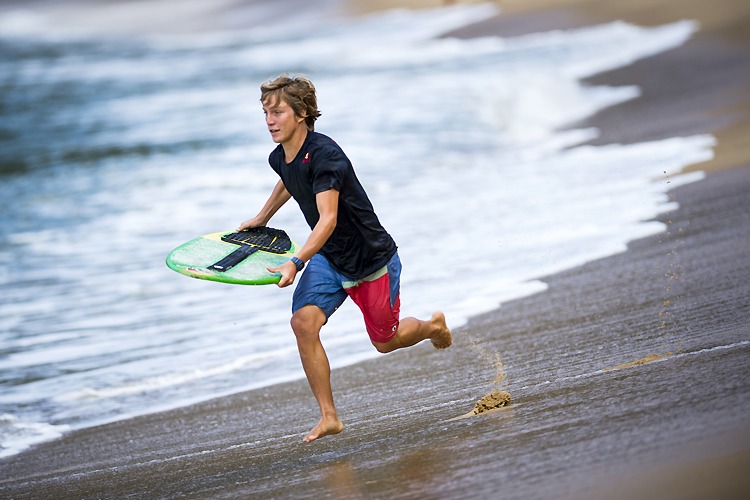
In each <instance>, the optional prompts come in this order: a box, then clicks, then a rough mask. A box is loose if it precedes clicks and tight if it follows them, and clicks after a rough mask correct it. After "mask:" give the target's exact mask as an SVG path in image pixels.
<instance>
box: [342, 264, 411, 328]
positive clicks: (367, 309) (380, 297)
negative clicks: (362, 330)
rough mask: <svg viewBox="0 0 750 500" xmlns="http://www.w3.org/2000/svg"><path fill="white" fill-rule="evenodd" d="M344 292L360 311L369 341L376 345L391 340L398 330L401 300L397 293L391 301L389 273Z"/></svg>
mask: <svg viewBox="0 0 750 500" xmlns="http://www.w3.org/2000/svg"><path fill="white" fill-rule="evenodd" d="M345 290H346V293H347V294H348V295H349V297H351V298H352V300H353V301H354V303H355V304H357V306H359V309H360V310H361V311H362V315H363V316H364V317H365V327H366V328H367V334H368V335H369V336H370V340H372V341H373V342H378V343H385V342H388V341H389V340H391V339H392V338H393V336H394V335H395V334H396V330H397V329H398V318H399V312H400V309H401V299H400V296H399V295H398V292H396V296H395V297H394V298H393V299H391V280H390V273H388V272H386V273H385V274H383V275H382V276H380V277H379V278H376V279H375V280H373V281H362V282H361V283H359V284H357V285H355V286H353V287H351V288H345Z"/></svg>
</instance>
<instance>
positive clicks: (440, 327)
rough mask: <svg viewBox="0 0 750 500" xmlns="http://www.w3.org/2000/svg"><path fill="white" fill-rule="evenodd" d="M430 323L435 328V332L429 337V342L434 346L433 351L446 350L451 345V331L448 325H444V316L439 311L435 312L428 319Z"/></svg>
mask: <svg viewBox="0 0 750 500" xmlns="http://www.w3.org/2000/svg"><path fill="white" fill-rule="evenodd" d="M430 323H431V324H432V326H434V327H435V329H436V332H435V333H434V334H432V335H430V342H432V345H434V346H435V349H447V348H449V347H450V346H451V344H452V343H453V336H452V335H451V331H450V330H449V329H448V325H446V324H445V315H444V314H443V313H441V312H440V311H436V312H435V313H434V314H433V315H432V319H430Z"/></svg>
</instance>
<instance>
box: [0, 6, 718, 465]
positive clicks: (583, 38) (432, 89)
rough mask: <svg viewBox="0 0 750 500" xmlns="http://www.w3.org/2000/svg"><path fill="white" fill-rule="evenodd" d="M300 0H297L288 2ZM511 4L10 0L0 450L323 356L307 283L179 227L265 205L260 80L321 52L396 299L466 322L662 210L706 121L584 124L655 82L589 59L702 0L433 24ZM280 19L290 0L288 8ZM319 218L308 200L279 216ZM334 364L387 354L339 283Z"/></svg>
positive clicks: (336, 116)
mask: <svg viewBox="0 0 750 500" xmlns="http://www.w3.org/2000/svg"><path fill="white" fill-rule="evenodd" d="M279 5H280V7H278V8H279V9H280V8H281V5H282V4H279ZM495 14H496V10H495V8H494V7H492V6H491V5H481V4H480V5H472V6H460V5H459V6H454V7H451V8H445V9H436V10H422V11H392V12H386V13H383V14H378V15H372V16H368V17H363V18H358V19H355V20H349V21H348V22H334V21H333V20H332V21H331V22H328V23H325V22H320V23H319V24H318V27H317V29H316V30H315V32H312V33H311V32H310V30H297V29H288V27H280V26H278V25H274V24H273V23H272V22H271V23H270V24H269V23H266V24H265V25H264V26H262V27H259V28H257V29H249V30H233V31H225V32H218V31H213V32H207V33H203V34H200V35H192V36H184V35H170V36H167V35H160V36H140V37H130V38H123V37H119V38H118V37H107V36H100V35H96V36H95V35H84V34H80V33H70V32H65V31H62V30H59V31H55V30H50V29H49V26H47V25H42V24H40V23H38V22H36V20H35V18H34V16H33V15H30V13H28V12H17V13H12V15H8V14H6V15H4V17H2V18H0V443H2V450H0V456H7V455H10V454H13V453H17V452H18V451H19V450H22V449H24V448H25V447H26V446H28V445H29V444H32V443H35V442H39V441H43V440H47V439H52V438H54V437H56V436H59V435H60V434H61V433H62V432H65V431H66V430H69V429H76V428H82V427H88V426H92V425H96V424H100V423H105V422H111V421H114V420H118V419H123V418H127V417H130V416H133V415H138V414H143V413H148V412H153V411H158V410H163V409H168V408H174V407H177V406H181V405H186V404H189V403H192V402H196V401H201V400H206V399H209V398H213V397H216V396H220V395H226V394H230V393H235V392H239V391H243V390H246V389H251V388H256V387H262V386H268V385H272V384H275V383H278V382H281V381H286V380H291V379H297V378H301V377H303V373H302V370H301V365H300V363H299V360H298V355H297V351H296V345H295V341H294V336H293V334H292V332H291V330H290V328H289V323H288V322H289V317H290V304H291V293H292V288H291V287H290V288H289V289H284V290H280V289H277V288H276V287H242V286H232V285H223V284H217V283H212V282H203V281H200V280H191V279H189V278H186V277H184V276H181V275H178V274H176V273H174V272H172V271H170V270H169V269H168V268H167V267H166V266H165V264H164V259H165V257H166V255H167V254H168V253H169V251H170V250H171V249H172V248H174V247H176V246H177V245H179V244H181V243H183V242H184V241H187V240H189V239H192V238H194V237H197V236H199V235H202V234H206V233H210V232H215V231H219V230H226V229H232V228H234V227H236V226H237V224H238V223H239V222H241V221H242V220H244V219H247V218H249V217H252V216H254V215H255V214H256V213H257V211H258V209H259V208H260V207H261V206H262V204H263V203H264V202H265V200H266V198H267V197H268V195H269V194H270V192H271V189H272V188H273V186H274V184H275V183H276V181H277V178H276V177H275V174H274V173H273V171H272V170H271V169H270V167H269V166H268V163H267V157H268V154H269V153H270V151H271V150H272V149H273V147H274V146H275V145H274V144H273V143H272V141H271V140H270V137H269V134H268V132H267V130H266V127H265V123H264V120H263V115H262V112H261V108H260V105H259V103H258V97H259V90H258V87H259V85H260V83H261V82H263V81H265V80H267V79H269V78H271V77H275V76H277V75H278V74H280V73H282V72H290V73H303V74H306V75H307V76H309V77H310V78H311V79H312V80H313V82H314V83H315V85H316V87H317V88H318V98H319V106H320V109H321V111H322V113H323V115H322V117H321V118H320V119H319V121H318V123H317V125H316V130H318V131H320V132H322V133H324V134H327V135H329V136H331V137H333V138H334V139H335V140H336V141H337V142H338V143H339V144H340V145H341V146H342V147H343V149H344V150H345V151H346V152H347V154H348V155H349V157H350V158H351V160H352V161H353V163H354V165H355V169H356V171H357V173H358V176H359V177H360V180H361V181H362V183H363V184H364V186H365V188H366V189H367V191H368V193H369V195H370V197H371V200H372V201H373V204H374V206H375V209H376V212H377V213H378V215H379V217H380V219H381V221H382V222H383V223H384V225H385V226H386V228H387V229H388V230H389V231H390V232H391V234H392V235H393V236H394V238H395V239H396V241H397V243H398V244H399V247H400V250H399V251H400V255H401V259H402V262H403V264H404V272H403V278H402V313H403V314H404V315H415V316H420V317H427V316H429V315H430V314H431V312H432V311H433V310H434V309H442V310H444V311H445V313H446V316H447V317H448V321H449V324H450V326H451V327H453V328H455V327H458V326H460V325H461V324H463V323H464V322H465V321H466V319H467V318H468V317H470V316H471V315H474V314H477V313H480V312H484V311H488V310H492V309H494V308H497V307H498V306H499V305H500V304H501V303H502V302H503V301H507V300H510V299H513V298H518V297H521V296H524V295H528V294H531V293H534V292H537V291H540V290H543V289H544V287H545V285H544V284H543V283H542V282H540V281H538V280H537V278H539V277H541V276H544V275H546V274H549V273H553V272H556V271H560V270H563V269H568V268H571V267H574V266H577V265H580V264H582V263H584V262H587V261H590V260H593V259H597V258H600V257H604V256H607V255H611V254H614V253H617V252H620V251H623V250H625V246H626V243H627V242H628V241H630V240H633V239H635V238H639V237H642V236H646V235H649V234H655V233H658V232H659V231H663V230H664V226H663V225H662V224H661V223H658V222H653V221H652V222H649V220H650V219H652V218H653V217H654V216H655V215H656V214H658V213H662V212H665V211H668V210H671V209H674V208H675V203H674V201H673V200H670V198H669V196H668V195H667V194H666V191H667V189H668V188H671V187H674V186H675V185H677V184H679V183H684V182H691V181H695V180H698V179H700V178H701V177H702V174H701V173H693V174H686V175H677V174H678V173H679V172H680V171H681V170H682V168H683V167H685V166H686V165H688V164H691V163H695V162H698V161H701V160H705V159H708V158H710V157H711V154H712V152H711V147H712V145H713V138H712V137H710V136H693V137H679V138H672V139H668V140H661V141H657V142H649V143H641V144H630V145H609V146H604V147H593V146H576V144H580V143H582V142H585V141H586V140H587V139H589V138H592V137H595V136H596V134H597V131H596V130H590V129H587V130H563V129H561V127H562V126H563V125H565V124H567V123H571V122H574V121H576V120H579V119H581V118H584V117H586V116H589V115H591V114H592V113H594V112H595V111H597V110H599V109H601V108H603V107H606V106H609V105H613V104H615V103H618V102H622V101H625V100H628V99H632V98H635V97H636V96H638V93H639V90H638V88H637V87H619V88H609V87H588V86H584V85H582V84H581V83H580V80H581V79H582V78H584V77H586V76H589V75H592V74H595V73H597V72H601V71H603V70H607V69H611V68H615V67H619V66H622V65H626V64H628V63H630V62H632V61H634V60H637V59H639V58H642V57H646V56H648V55H651V54H655V53H658V52H660V51H664V50H667V49H669V48H672V47H675V46H677V45H680V44H682V43H683V42H684V41H685V40H686V39H688V38H689V37H690V36H691V34H692V33H693V32H694V30H695V29H696V26H695V25H694V24H693V23H691V22H688V21H684V22H679V23H675V24H671V25H666V26H661V27H656V28H649V29H643V28H638V27H635V26H632V25H628V24H624V23H612V24H607V25H602V26H595V27H591V28H587V29H579V30H573V31H565V32H552V33H539V34H534V35H528V36H524V37H518V38H508V39H503V38H498V37H487V38H477V39H471V40H459V39H453V38H439V35H440V34H441V33H445V32H447V31H449V30H451V29H454V28H457V27H460V26H463V25H467V24H469V23H471V22H475V21H478V20H481V19H484V18H487V17H489V16H492V15H495ZM271 17H272V18H273V16H271ZM271 225H272V226H274V227H281V228H284V229H285V230H287V232H288V233H289V234H290V235H291V236H292V237H293V238H294V239H295V240H297V241H298V242H300V243H302V242H304V240H305V238H306V237H307V235H308V234H309V228H307V227H306V225H305V223H304V220H303V218H302V216H301V213H300V212H299V209H298V208H297V207H296V205H295V204H293V203H289V204H288V206H286V207H284V208H283V209H282V210H281V211H280V212H279V213H278V214H277V216H276V217H275V218H274V219H273V220H272V223H271ZM323 343H324V345H325V347H326V349H327V351H328V354H329V358H330V359H331V363H332V366H333V367H340V366H344V365H348V364H352V363H356V362H357V361H360V360H363V359H366V358H370V357H374V356H376V355H377V353H376V352H375V350H374V349H373V348H372V346H371V345H370V343H369V340H368V338H367V335H366V334H365V332H364V326H363V322H362V319H361V317H360V314H359V312H358V310H357V308H356V307H355V306H353V305H352V304H351V303H347V304H345V306H344V307H342V308H341V309H340V310H339V312H337V314H336V315H335V316H334V317H333V318H332V320H331V321H330V322H329V324H328V325H327V326H326V327H325V329H324V333H323Z"/></svg>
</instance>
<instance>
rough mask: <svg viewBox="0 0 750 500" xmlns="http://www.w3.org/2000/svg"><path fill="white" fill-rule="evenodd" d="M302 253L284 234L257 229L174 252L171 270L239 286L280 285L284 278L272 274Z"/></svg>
mask: <svg viewBox="0 0 750 500" xmlns="http://www.w3.org/2000/svg"><path fill="white" fill-rule="evenodd" d="M299 249H300V247H299V245H297V244H296V243H295V242H293V241H292V240H291V239H289V237H288V236H287V235H286V233H285V232H284V231H281V230H279V229H273V228H265V227H264V228H255V229H251V230H248V231H241V232H236V231H223V232H218V233H212V234H207V235H205V236H201V237H199V238H195V239H194V240H190V241H188V242H187V243H185V244H183V245H180V246H179V247H177V248H175V249H174V250H172V252H171V253H170V254H169V255H168V256H167V266H169V268H170V269H173V270H175V271H177V272H178V273H180V274H184V275H185V276H190V277H192V278H198V279H203V280H210V281H219V282H222V283H233V284H237V285H270V284H275V283H278V282H279V280H280V279H281V274H279V273H270V272H269V271H268V270H267V269H266V268H268V267H270V268H274V267H277V266H280V265H281V264H283V263H284V262H287V261H288V260H289V259H291V258H292V256H294V255H295V253H296V252H298V251H299Z"/></svg>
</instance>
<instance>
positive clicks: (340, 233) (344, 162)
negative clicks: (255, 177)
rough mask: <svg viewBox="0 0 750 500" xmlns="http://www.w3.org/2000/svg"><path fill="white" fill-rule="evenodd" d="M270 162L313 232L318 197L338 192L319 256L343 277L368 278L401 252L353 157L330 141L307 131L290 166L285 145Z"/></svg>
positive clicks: (317, 215)
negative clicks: (332, 222)
mask: <svg viewBox="0 0 750 500" xmlns="http://www.w3.org/2000/svg"><path fill="white" fill-rule="evenodd" d="M268 162H269V163H270V164H271V168H273V169H274V170H275V171H276V173H277V174H279V177H281V180H282V181H283V182H284V186H285V187H286V190H287V191H289V193H290V194H291V195H292V196H293V197H294V199H295V200H297V203H298V204H299V207H300V208H301V209H302V213H303V214H304V216H305V219H306V220H307V223H308V224H309V225H310V228H311V229H312V228H314V227H315V224H317V223H318V219H319V218H320V214H319V213H318V206H317V204H316V201H315V195H316V194H318V193H322V192H324V191H328V190H329V189H335V190H337V191H338V192H339V207H338V215H337V218H336V228H335V229H334V230H333V234H331V236H330V237H329V238H328V241H326V243H325V244H324V245H323V248H321V249H320V251H319V253H320V254H321V255H323V256H324V257H325V258H326V259H328V261H329V262H330V263H331V265H332V266H333V268H334V269H336V270H337V271H338V272H339V273H341V274H343V275H344V276H346V277H347V278H351V279H355V280H357V279H361V278H364V277H366V276H368V275H370V274H372V273H374V272H375V271H377V270H378V269H380V268H381V267H383V266H385V265H386V264H387V263H388V261H389V260H390V259H391V257H393V255H394V254H395V253H396V243H395V242H394V241H393V238H392V237H391V235H390V234H388V232H386V230H385V229H384V228H383V226H382V225H381V224H380V221H379V220H378V217H377V215H375V211H374V210H373V208H372V204H371V203H370V199H369V198H368V197H367V193H365V190H364V188H362V185H361V184H360V183H359V180H358V179H357V176H356V175H355V173H354V168H353V167H352V164H351V162H350V161H349V158H347V157H346V155H345V154H344V152H343V151H342V150H341V148H340V147H339V146H338V144H336V143H335V142H333V140H332V139H331V138H330V137H327V136H325V135H323V134H319V133H317V132H308V133H307V137H306V138H305V142H304V144H302V148H300V150H299V152H298V153H297V156H296V157H295V158H294V160H292V162H291V163H288V164H287V163H286V162H285V161H284V148H283V147H282V146H281V145H280V144H279V146H278V147H277V148H276V149H274V150H273V152H272V153H271V155H270V156H269V157H268Z"/></svg>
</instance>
